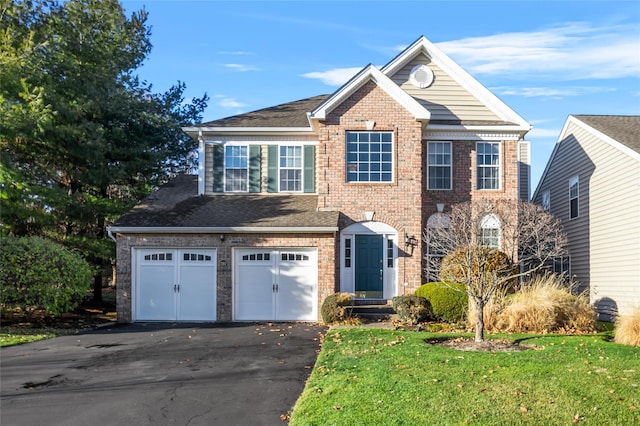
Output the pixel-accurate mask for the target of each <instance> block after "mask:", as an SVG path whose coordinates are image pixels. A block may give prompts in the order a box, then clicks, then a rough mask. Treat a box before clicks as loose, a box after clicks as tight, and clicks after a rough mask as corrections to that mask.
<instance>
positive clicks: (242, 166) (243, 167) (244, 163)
mask: <svg viewBox="0 0 640 426" xmlns="http://www.w3.org/2000/svg"><path fill="white" fill-rule="evenodd" d="M248 166H249V149H248V147H247V146H236V145H231V146H226V147H225V150H224V190H225V191H226V192H247V190H248V185H247V184H248V181H249V167H248Z"/></svg>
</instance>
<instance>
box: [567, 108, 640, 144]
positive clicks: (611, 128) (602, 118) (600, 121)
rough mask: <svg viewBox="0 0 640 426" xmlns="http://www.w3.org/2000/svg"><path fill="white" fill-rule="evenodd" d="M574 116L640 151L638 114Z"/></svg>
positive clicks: (639, 118)
mask: <svg viewBox="0 0 640 426" xmlns="http://www.w3.org/2000/svg"><path fill="white" fill-rule="evenodd" d="M574 117H576V118H577V119H579V120H580V121H582V122H584V123H586V124H588V125H589V126H591V127H593V128H594V129H596V130H598V131H600V132H602V133H604V134H605V135H607V136H609V137H611V138H613V139H615V140H617V141H618V142H620V143H621V144H623V145H625V146H627V147H628V148H630V149H632V150H634V151H635V152H638V153H640V115H575V116H574Z"/></svg>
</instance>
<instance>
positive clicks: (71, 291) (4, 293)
mask: <svg viewBox="0 0 640 426" xmlns="http://www.w3.org/2000/svg"><path fill="white" fill-rule="evenodd" d="M92 275H93V274H92V271H91V266H90V265H89V264H88V263H87V262H86V261H85V260H84V259H83V258H82V256H80V255H79V254H77V253H75V252H72V251H70V250H68V249H66V248H64V247H63V246H61V245H59V244H56V243H54V242H52V241H49V240H45V239H43V238H40V237H19V238H16V237H3V238H2V250H0V303H1V307H2V309H6V308H11V309H15V308H20V309H21V310H22V311H23V312H24V313H26V314H29V313H33V311H35V310H38V309H42V310H44V311H45V312H46V313H47V314H50V315H59V314H62V313H65V312H69V311H72V310H73V309H75V308H76V307H77V306H78V304H79V303H80V302H81V301H82V299H83V298H84V296H85V295H86V293H87V291H88V290H89V288H90V287H91V277H92Z"/></svg>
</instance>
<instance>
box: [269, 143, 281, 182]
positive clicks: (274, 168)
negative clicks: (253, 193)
mask: <svg viewBox="0 0 640 426" xmlns="http://www.w3.org/2000/svg"><path fill="white" fill-rule="evenodd" d="M268 156H269V157H268V158H267V192H278V146H277V145H269V150H268Z"/></svg>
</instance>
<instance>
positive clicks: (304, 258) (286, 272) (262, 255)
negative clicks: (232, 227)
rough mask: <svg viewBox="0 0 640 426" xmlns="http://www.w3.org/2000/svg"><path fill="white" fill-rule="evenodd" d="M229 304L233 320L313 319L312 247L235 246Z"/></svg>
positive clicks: (314, 256) (315, 295)
mask: <svg viewBox="0 0 640 426" xmlns="http://www.w3.org/2000/svg"><path fill="white" fill-rule="evenodd" d="M234 272H235V275H234V294H233V299H234V303H233V308H234V310H233V311H234V319H235V320H237V321H317V319H318V304H317V300H318V256H317V251H316V250H315V249H238V250H236V252H235V271H234Z"/></svg>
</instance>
